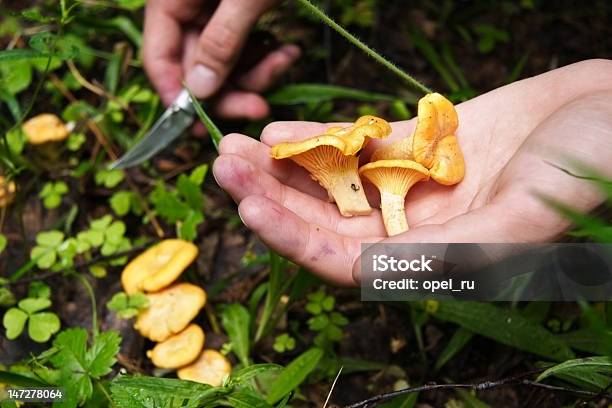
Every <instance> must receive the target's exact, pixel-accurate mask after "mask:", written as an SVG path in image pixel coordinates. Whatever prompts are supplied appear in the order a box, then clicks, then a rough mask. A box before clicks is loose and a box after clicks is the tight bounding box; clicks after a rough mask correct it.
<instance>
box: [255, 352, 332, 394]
mask: <svg viewBox="0 0 612 408" xmlns="http://www.w3.org/2000/svg"><path fill="white" fill-rule="evenodd" d="M321 357H323V350H321V349H319V348H311V349H309V350H307V351H305V352H304V353H302V354H300V355H299V356H298V357H297V358H296V359H295V360H293V361H292V362H291V363H289V365H288V366H287V367H285V369H284V370H283V371H282V372H281V373H280V374H279V376H278V378H277V379H276V381H274V383H273V384H272V386H271V387H270V393H269V394H268V398H266V401H267V402H268V403H269V404H274V403H276V402H278V401H280V400H281V399H282V398H283V396H285V395H286V394H288V393H290V392H291V391H292V390H294V389H295V388H296V387H298V386H299V385H300V384H301V383H302V382H303V381H304V380H305V379H306V377H308V374H310V372H311V371H312V370H314V369H315V368H316V366H317V364H318V363H319V360H321Z"/></svg>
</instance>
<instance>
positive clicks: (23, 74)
mask: <svg viewBox="0 0 612 408" xmlns="http://www.w3.org/2000/svg"><path fill="white" fill-rule="evenodd" d="M14 51H22V50H14ZM24 51H25V50H24ZM6 52H10V51H4V52H3V53H0V89H3V90H5V91H7V92H8V93H10V94H13V95H15V94H17V93H19V92H21V91H23V90H26V89H27V88H28V87H29V86H30V84H31V82H32V66H31V64H30V62H29V61H12V60H3V58H2V55H3V54H4V53H6Z"/></svg>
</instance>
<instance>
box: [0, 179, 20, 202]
mask: <svg viewBox="0 0 612 408" xmlns="http://www.w3.org/2000/svg"><path fill="white" fill-rule="evenodd" d="M16 191H17V185H16V184H15V182H14V181H12V180H11V181H9V182H7V181H6V179H5V178H4V176H0V208H3V207H8V206H9V205H10V204H11V203H12V202H13V200H14V199H15V192H16Z"/></svg>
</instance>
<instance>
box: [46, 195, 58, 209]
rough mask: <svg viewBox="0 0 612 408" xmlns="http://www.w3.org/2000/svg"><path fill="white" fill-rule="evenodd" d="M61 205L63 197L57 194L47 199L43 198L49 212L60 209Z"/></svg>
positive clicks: (48, 196)
mask: <svg viewBox="0 0 612 408" xmlns="http://www.w3.org/2000/svg"><path fill="white" fill-rule="evenodd" d="M61 203H62V196H60V195H58V194H55V193H51V194H49V195H47V196H46V197H45V198H43V205H44V206H45V208H47V209H49V210H52V209H54V208H57V207H59V205H60V204H61Z"/></svg>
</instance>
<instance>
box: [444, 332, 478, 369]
mask: <svg viewBox="0 0 612 408" xmlns="http://www.w3.org/2000/svg"><path fill="white" fill-rule="evenodd" d="M473 337H474V333H472V332H471V331H469V330H467V329H465V328H463V327H459V328H458V329H457V330H455V333H454V334H453V337H451V339H450V340H449V341H448V343H447V344H446V347H444V350H442V352H441V353H440V355H439V356H438V359H437V360H436V365H435V369H436V370H439V369H440V368H442V366H444V364H446V363H448V362H449V361H450V360H451V359H452V358H453V357H455V356H456V355H457V353H459V352H460V351H461V350H463V348H464V347H465V346H466V344H468V343H469V342H470V340H472V338H473Z"/></svg>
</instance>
